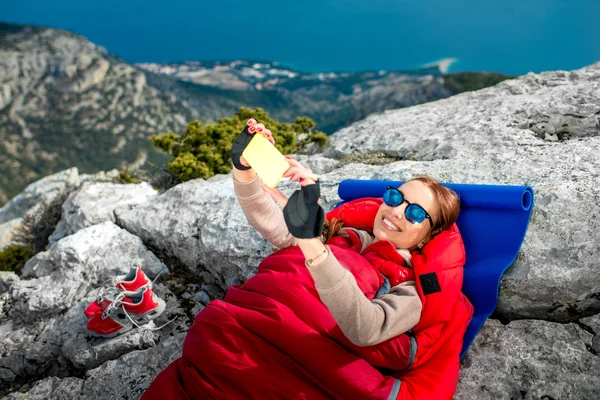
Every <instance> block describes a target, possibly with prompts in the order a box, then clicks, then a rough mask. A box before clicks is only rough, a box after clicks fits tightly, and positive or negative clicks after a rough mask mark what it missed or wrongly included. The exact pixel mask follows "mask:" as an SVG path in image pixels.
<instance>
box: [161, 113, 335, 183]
mask: <svg viewBox="0 0 600 400" xmlns="http://www.w3.org/2000/svg"><path fill="white" fill-rule="evenodd" d="M249 118H255V119H256V120H258V121H259V122H260V123H261V124H264V125H265V127H267V129H270V130H271V132H272V133H273V138H274V139H275V146H276V147H277V149H279V151H281V152H282V153H283V154H290V153H294V152H296V151H298V150H300V149H301V147H302V145H303V143H298V141H297V137H298V135H299V134H301V133H308V138H307V142H315V143H317V144H319V146H320V147H324V146H325V145H326V144H327V136H326V135H325V134H324V133H323V132H319V131H314V132H313V128H314V127H315V122H314V121H313V120H311V119H310V118H307V117H297V118H296V121H295V122H294V123H292V124H290V123H284V122H279V121H277V120H275V119H271V118H270V117H269V114H268V113H267V112H266V111H264V110H263V109H261V108H256V109H254V110H251V109H249V108H246V107H241V108H240V110H239V111H238V112H237V113H235V115H234V116H233V117H231V118H222V119H219V120H217V123H216V124H210V125H202V124H201V123H200V122H199V121H192V122H190V123H189V124H188V125H187V128H186V130H185V132H184V133H183V134H181V135H177V134H175V133H173V132H168V133H165V134H163V135H159V136H152V137H151V138H150V140H151V141H152V143H153V144H154V146H156V147H158V148H159V149H161V150H162V151H164V152H166V153H168V154H170V155H172V156H173V157H174V158H173V160H172V161H170V162H169V163H168V164H167V165H166V168H165V169H166V170H167V171H168V172H170V173H172V174H173V175H175V176H177V177H178V178H179V179H181V181H187V180H190V179H194V178H204V179H207V178H210V177H212V176H213V175H216V174H227V173H229V171H231V168H232V167H231V159H230V152H231V145H232V144H233V141H234V140H235V138H236V137H237V136H238V135H239V133H240V132H241V131H242V130H243V129H244V127H245V126H246V122H247V121H248V119H249Z"/></svg>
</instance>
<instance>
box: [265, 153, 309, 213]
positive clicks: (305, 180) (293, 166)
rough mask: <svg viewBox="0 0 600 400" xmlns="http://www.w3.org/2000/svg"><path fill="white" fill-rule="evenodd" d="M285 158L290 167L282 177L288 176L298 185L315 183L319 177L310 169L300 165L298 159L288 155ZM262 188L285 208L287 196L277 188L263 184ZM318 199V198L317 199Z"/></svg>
mask: <svg viewBox="0 0 600 400" xmlns="http://www.w3.org/2000/svg"><path fill="white" fill-rule="evenodd" d="M285 159H286V160H287V162H288V163H289V164H290V168H289V169H288V170H287V171H286V172H285V174H283V176H284V177H289V178H290V181H292V182H298V183H300V186H308V185H313V184H315V183H316V182H317V181H318V180H319V177H318V176H317V175H316V174H315V173H314V172H312V170H310V169H308V168H306V167H304V166H302V165H301V164H300V163H299V162H298V161H296V160H295V159H293V158H292V157H290V156H285ZM263 190H264V191H265V192H267V193H268V194H269V195H270V196H271V198H272V199H273V200H275V201H276V202H277V204H279V207H280V208H281V209H283V208H285V206H286V204H287V202H288V198H287V197H285V195H284V194H283V193H281V192H280V191H279V190H277V189H274V188H270V187H268V186H267V185H263ZM317 200H318V199H317Z"/></svg>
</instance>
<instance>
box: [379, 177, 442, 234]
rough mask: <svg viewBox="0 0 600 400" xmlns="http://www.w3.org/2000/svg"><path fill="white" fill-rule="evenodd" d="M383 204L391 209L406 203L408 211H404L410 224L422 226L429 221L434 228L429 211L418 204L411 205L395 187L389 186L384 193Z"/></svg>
mask: <svg viewBox="0 0 600 400" xmlns="http://www.w3.org/2000/svg"><path fill="white" fill-rule="evenodd" d="M383 202H384V203H385V204H387V205H388V206H390V207H398V206H399V205H401V204H402V203H406V204H407V206H406V209H404V216H405V217H406V219H407V220H408V222H410V223H413V224H420V223H421V222H423V221H425V219H428V220H429V223H430V224H431V226H433V220H432V219H431V216H430V215H429V214H428V213H427V211H425V209H424V208H423V207H421V206H420V205H418V204H415V203H410V202H409V201H408V200H406V199H405V198H404V194H403V193H402V192H401V191H400V190H398V189H397V188H395V187H393V186H388V187H387V190H386V191H385V193H383Z"/></svg>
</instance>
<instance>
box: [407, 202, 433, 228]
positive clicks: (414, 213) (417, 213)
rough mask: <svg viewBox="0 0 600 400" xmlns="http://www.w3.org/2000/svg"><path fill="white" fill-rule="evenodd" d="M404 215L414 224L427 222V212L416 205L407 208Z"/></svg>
mask: <svg viewBox="0 0 600 400" xmlns="http://www.w3.org/2000/svg"><path fill="white" fill-rule="evenodd" d="M404 214H405V215H406V219H408V220H409V221H410V222H412V223H413V224H420V223H421V222H423V221H424V220H425V218H427V217H426V215H427V213H426V212H425V210H423V208H422V207H421V206H418V205H416V204H411V205H410V206H408V207H406V211H405V212H404Z"/></svg>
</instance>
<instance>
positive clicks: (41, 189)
mask: <svg viewBox="0 0 600 400" xmlns="http://www.w3.org/2000/svg"><path fill="white" fill-rule="evenodd" d="M77 185H79V171H78V170H77V168H70V169H67V170H65V171H61V172H57V173H56V174H52V175H49V176H47V177H45V178H42V179H40V180H39V181H36V182H34V183H32V184H30V185H29V186H27V187H26V188H25V190H23V191H22V192H21V193H19V194H18V195H17V196H15V197H14V198H13V199H12V200H11V201H9V202H8V203H6V204H5V205H4V207H2V208H0V223H5V222H7V221H10V220H13V219H15V218H22V217H23V216H25V214H26V213H27V211H28V210H29V209H30V208H32V207H33V206H35V205H38V204H40V203H51V202H52V201H53V200H54V199H56V198H58V197H61V196H63V195H65V194H66V193H68V192H69V191H71V190H72V189H73V188H75V187H77Z"/></svg>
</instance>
